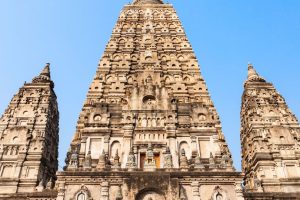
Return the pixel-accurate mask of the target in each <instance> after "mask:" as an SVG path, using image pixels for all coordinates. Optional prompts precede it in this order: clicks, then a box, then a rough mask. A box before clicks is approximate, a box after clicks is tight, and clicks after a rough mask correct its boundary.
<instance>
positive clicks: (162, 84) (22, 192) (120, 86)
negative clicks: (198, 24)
mask: <svg viewBox="0 0 300 200" xmlns="http://www.w3.org/2000/svg"><path fill="white" fill-rule="evenodd" d="M248 68H249V70H248V71H249V75H248V80H247V81H246V82H245V92H244V94H243V102H242V111H241V122H242V128H241V143H242V148H243V152H242V156H243V172H244V174H243V173H240V172H236V171H235V169H234V167H233V165H232V158H231V153H230V151H229V149H228V146H227V144H226V141H225V137H224V135H223V132H222V128H221V122H220V120H219V116H218V114H217V111H216V109H215V107H214V105H213V103H212V101H211V98H210V96H209V93H208V89H207V87H206V83H205V81H204V79H203V77H202V75H201V73H200V71H199V65H198V62H197V59H196V57H195V54H194V52H193V50H192V47H191V45H190V43H189V41H188V39H187V37H186V35H185V32H184V30H183V27H182V25H181V23H180V21H179V19H178V16H177V14H176V12H175V10H174V8H173V6H172V5H170V4H164V3H163V1H162V0H135V1H133V3H132V4H130V5H127V6H125V7H124V9H123V10H122V12H121V14H120V17H119V19H118V21H117V24H116V26H115V28H114V30H113V33H112V36H111V39H110V41H109V43H108V44H107V46H106V49H105V52H104V54H103V56H102V58H101V60H100V62H99V66H98V69H97V72H96V75H95V78H94V80H93V82H92V84H91V86H90V89H89V91H88V94H87V98H86V101H85V103H84V106H83V109H82V112H81V113H80V116H79V120H78V124H77V129H76V132H75V135H74V139H73V140H72V142H71V147H70V150H69V152H68V154H67V156H66V166H65V167H64V171H60V172H57V176H56V175H55V172H56V171H57V144H58V110H57V103H56V96H55V93H54V91H53V87H54V84H53V82H52V81H51V79H50V69H49V65H47V66H46V67H45V68H44V70H43V71H42V72H41V74H40V75H39V76H37V77H35V78H34V79H33V81H32V83H29V84H25V85H24V87H22V88H21V89H20V91H19V93H18V94H17V95H15V96H14V98H13V100H12V101H11V103H10V105H9V107H8V109H7V110H6V111H5V113H4V115H3V116H2V118H1V119H0V138H1V140H0V200H1V199H8V200H14V199H18V200H22V199H24V200H25V199H26V200H27V199H30V200H54V199H56V200H179V199H180V200H200V199H201V200H243V199H249V200H250V199H251V200H252V199H253V200H254V199H255V200H279V199H297V198H298V199H299V196H300V194H299V193H297V192H300V181H299V180H300V177H299V176H300V174H299V173H300V170H299V166H300V164H299V161H300V159H299V155H300V153H299V152H300V151H299V149H300V146H299V141H300V140H299V133H300V132H299V131H300V126H299V123H298V121H297V119H296V117H295V116H294V115H293V114H292V112H291V111H290V110H289V109H288V107H287V105H286V103H285V101H284V99H283V97H282V96H281V95H279V94H278V92H276V90H275V88H274V86H273V85H272V84H270V83H268V82H266V81H265V79H263V78H262V77H260V76H259V75H258V73H257V72H256V71H255V69H254V67H253V66H252V65H249V67H248ZM244 175H245V177H244ZM243 178H244V180H245V186H243V185H242V180H243ZM56 179H57V181H56ZM55 181H56V183H55Z"/></svg>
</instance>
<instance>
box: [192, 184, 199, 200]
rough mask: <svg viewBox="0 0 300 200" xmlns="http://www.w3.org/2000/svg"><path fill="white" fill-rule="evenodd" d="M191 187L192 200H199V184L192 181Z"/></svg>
mask: <svg viewBox="0 0 300 200" xmlns="http://www.w3.org/2000/svg"><path fill="white" fill-rule="evenodd" d="M191 186H192V192H193V199H195V200H196V199H200V193H199V182H198V181H194V182H192V184H191Z"/></svg>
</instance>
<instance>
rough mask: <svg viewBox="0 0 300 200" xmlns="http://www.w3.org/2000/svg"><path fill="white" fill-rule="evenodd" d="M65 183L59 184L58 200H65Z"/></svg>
mask: <svg viewBox="0 0 300 200" xmlns="http://www.w3.org/2000/svg"><path fill="white" fill-rule="evenodd" d="M65 191H66V189H65V183H58V194H57V199H56V200H64V199H65Z"/></svg>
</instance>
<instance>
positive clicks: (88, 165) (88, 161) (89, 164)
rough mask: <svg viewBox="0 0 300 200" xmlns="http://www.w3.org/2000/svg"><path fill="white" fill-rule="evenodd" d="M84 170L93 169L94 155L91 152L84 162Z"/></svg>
mask: <svg viewBox="0 0 300 200" xmlns="http://www.w3.org/2000/svg"><path fill="white" fill-rule="evenodd" d="M83 167H84V168H86V169H89V168H91V167H92V155H91V151H89V152H88V154H87V155H86V156H85V161H84V166H83Z"/></svg>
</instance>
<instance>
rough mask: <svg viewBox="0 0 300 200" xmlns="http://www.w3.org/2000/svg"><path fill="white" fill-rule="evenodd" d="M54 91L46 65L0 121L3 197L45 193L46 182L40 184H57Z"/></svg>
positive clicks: (14, 98)
mask: <svg viewBox="0 0 300 200" xmlns="http://www.w3.org/2000/svg"><path fill="white" fill-rule="evenodd" d="M53 89H54V83H53V82H52V80H51V75H50V64H49V63H47V64H46V66H45V67H44V68H43V70H42V71H41V73H40V74H39V75H38V76H36V77H34V78H33V79H32V82H28V83H25V84H24V85H23V86H22V87H21V88H20V90H19V91H18V93H17V94H16V95H15V96H14V97H13V98H12V100H11V102H10V104H9V105H8V107H7V109H6V110H5V112H4V114H3V115H2V116H1V118H0V176H2V177H7V178H6V180H5V181H4V182H3V181H2V180H1V179H0V185H3V186H4V185H5V187H3V188H2V189H1V190H0V196H1V194H9V193H10V194H15V193H16V191H18V193H22V192H34V191H36V189H38V190H39V191H42V190H43V189H44V186H45V184H46V182H44V181H42V182H41V181H40V180H45V181H46V180H53V182H54V180H56V171H57V169H58V161H57V156H58V119H59V113H58V108H57V101H56V95H55V93H54V90H53ZM37 158H38V159H37ZM7 164H9V165H11V166H15V167H14V168H12V169H10V168H9V167H8V166H7V167H6V166H5V165H7ZM1 166H2V167H1ZM7 174H9V175H8V176H7ZM19 180H26V181H25V182H26V184H19ZM37 183H41V184H39V186H40V187H39V186H37V187H36V184H37Z"/></svg>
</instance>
